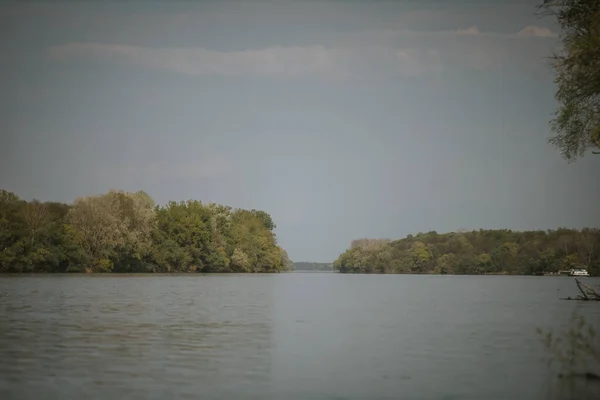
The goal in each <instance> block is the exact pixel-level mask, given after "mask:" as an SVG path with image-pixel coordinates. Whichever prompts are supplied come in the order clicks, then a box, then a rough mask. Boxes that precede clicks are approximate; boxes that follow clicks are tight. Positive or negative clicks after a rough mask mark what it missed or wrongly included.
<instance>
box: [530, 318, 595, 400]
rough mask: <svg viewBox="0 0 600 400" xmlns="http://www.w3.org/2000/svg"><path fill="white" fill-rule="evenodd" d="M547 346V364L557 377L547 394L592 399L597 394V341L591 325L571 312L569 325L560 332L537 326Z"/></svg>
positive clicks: (553, 396)
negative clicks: (555, 332)
mask: <svg viewBox="0 0 600 400" xmlns="http://www.w3.org/2000/svg"><path fill="white" fill-rule="evenodd" d="M538 334H539V335H540V337H541V339H542V343H543V344H544V346H545V347H546V349H547V350H548V357H547V362H548V366H549V367H551V368H554V372H555V373H556V375H555V376H556V378H557V380H556V381H555V382H553V384H552V386H551V388H550V389H551V396H550V398H557V399H561V400H566V399H573V400H575V399H592V398H599V396H600V351H598V349H599V348H600V343H599V340H598V338H599V337H598V335H597V334H596V330H595V329H594V327H593V326H592V325H591V324H590V323H589V322H587V321H586V320H585V318H584V317H583V316H581V315H576V314H574V315H573V317H572V320H571V323H570V324H569V327H568V329H565V331H564V332H560V333H559V334H554V333H553V332H552V331H547V332H545V331H544V330H542V329H538Z"/></svg>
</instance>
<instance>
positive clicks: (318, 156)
mask: <svg viewBox="0 0 600 400" xmlns="http://www.w3.org/2000/svg"><path fill="white" fill-rule="evenodd" d="M538 3H539V1H530V0H527V1H479V2H476V3H475V2H471V1H448V2H438V1H422V2H413V1H398V2H383V1H381V2H380V1H372V2H361V1H347V2H341V1H336V0H328V1H319V2H316V1H300V0H297V1H294V0H285V1H284V0H280V1H247V2H243V3H241V2H226V1H222V2H221V1H220V2H213V1H206V2H181V3H179V2H173V3H170V2H166V1H165V2H128V3H124V4H117V3H105V4H103V3H94V2H85V3H82V4H72V3H67V2H64V3H63V2H45V3H43V2H28V3H8V4H6V5H4V6H3V7H2V8H0V24H2V26H3V27H4V32H5V34H4V35H2V36H1V37H0V50H1V51H2V54H3V55H4V56H3V57H0V71H2V73H1V74H0V86H1V87H2V88H4V90H2V91H0V105H1V107H0V116H1V118H0V121H1V122H0V130H1V132H3V133H2V136H1V143H0V159H1V160H2V162H1V164H0V166H1V172H0V188H4V189H6V190H10V191H13V192H15V193H16V194H18V195H19V196H21V197H22V198H24V199H32V198H37V199H40V200H48V201H50V200H51V201H64V202H71V201H73V200H74V199H75V198H76V197H78V196H85V195H90V194H99V193H103V192H106V191H108V190H110V189H122V190H126V191H137V190H144V191H146V192H147V193H148V194H150V195H151V196H152V197H153V198H154V200H155V201H156V202H157V203H159V204H165V203H166V202H167V201H169V200H175V201H181V200H187V199H197V200H201V201H203V202H217V203H222V204H226V205H230V206H232V207H241V208H256V209H261V210H264V211H266V212H268V213H270V214H271V215H272V217H273V219H274V221H275V223H276V224H277V229H276V233H277V237H278V240H279V243H280V245H281V246H282V247H283V248H285V249H286V250H287V251H288V253H289V256H290V258H291V259H292V260H294V261H304V262H332V261H333V260H334V259H335V258H336V257H337V256H338V255H339V254H340V253H342V252H343V251H344V250H345V249H346V248H347V247H348V246H349V245H350V242H351V241H352V240H353V239H358V238H364V237H371V238H391V239H398V238H402V237H404V236H406V235H407V234H416V233H418V232H427V231H431V230H435V231H437V232H439V233H443V232H449V231H456V230H459V229H467V230H472V229H480V228H483V229H513V230H536V229H542V230H546V229H555V228H557V227H567V228H575V229H579V228H582V227H586V226H590V227H594V226H596V227H597V226H598V225H600V224H599V223H600V210H599V209H598V207H597V203H598V199H600V182H599V181H598V179H597V177H596V174H597V171H598V168H599V166H600V156H592V155H589V156H586V157H584V158H583V159H579V160H577V162H575V163H572V164H569V163H567V162H566V161H565V160H564V159H562V158H561V156H560V153H559V151H558V150H557V149H556V148H554V147H553V146H551V145H550V144H548V142H547V141H548V138H549V137H550V136H551V135H552V133H551V132H550V130H549V125H548V122H549V120H550V119H551V117H552V113H553V112H554V111H555V109H556V106H557V104H556V102H555V99H554V93H555V90H556V87H555V85H554V83H553V73H552V70H551V69H550V67H549V65H548V61H547V59H546V57H548V56H550V55H551V53H552V51H553V49H557V48H558V46H559V40H558V37H557V34H558V30H557V27H556V26H555V25H554V24H553V21H552V19H550V18H540V17H539V16H537V15H536V14H535V13H536V9H535V5H536V4H538Z"/></svg>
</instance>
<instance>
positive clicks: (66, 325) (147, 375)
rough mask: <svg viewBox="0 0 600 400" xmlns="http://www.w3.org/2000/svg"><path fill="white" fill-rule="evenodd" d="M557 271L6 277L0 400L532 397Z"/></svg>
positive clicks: (592, 315) (0, 302)
mask: <svg viewBox="0 0 600 400" xmlns="http://www.w3.org/2000/svg"><path fill="white" fill-rule="evenodd" d="M572 291H573V282H572V280H570V279H565V278H550V277H542V278H533V277H532V278H527V277H457V276H373V275H369V276H357V275H340V274H308V273H307V274H302V273H295V274H281V275H209V276H200V275H183V276H181V275H180V276H157V275H145V276H33V277H30V276H19V277H0V398H2V399H42V398H43V399H59V398H60V399H65V398H72V399H88V398H89V399H94V398H97V399H100V398H102V399H105V398H140V399H142V398H143V399H159V398H161V399H162V398H203V399H211V398H215V399H217V398H219V399H223V398H227V399H229V398H257V399H258V398H260V399H265V398H267V399H309V398H310V399H375V398H390V399H391V398H403V399H516V398H518V399H537V398H545V397H544V395H543V394H542V393H543V392H541V391H542V390H544V388H545V387H546V386H547V385H546V382H548V371H547V368H546V367H545V364H544V362H543V360H542V357H543V356H544V349H543V347H542V346H541V345H540V342H539V340H538V338H537V337H536V334H535V328H536V327H538V326H540V327H544V328H546V329H548V328H558V327H561V326H566V324H567V323H568V322H569V321H570V317H571V313H572V311H573V310H574V309H576V310H577V312H578V313H580V314H583V315H586V316H587V317H588V320H590V321H595V323H598V322H600V308H599V307H594V305H592V304H585V303H578V302H567V301H559V300H558V298H559V297H564V296H566V295H568V294H571V292H572Z"/></svg>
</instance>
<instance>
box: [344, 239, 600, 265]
mask: <svg viewBox="0 0 600 400" xmlns="http://www.w3.org/2000/svg"><path fill="white" fill-rule="evenodd" d="M333 265H334V268H335V269H337V270H339V271H340V272H349V273H413V274H414V273H417V274H428V273H433V274H513V275H538V274H543V273H550V272H558V271H561V270H567V269H570V268H574V267H578V266H583V267H587V268H588V271H589V273H590V275H593V276H598V275H600V230H598V229H582V230H580V231H579V230H572V229H564V228H560V229H557V230H549V231H529V232H515V231H511V230H479V231H472V232H452V233H445V234H438V233H436V232H429V233H419V234H418V235H416V236H413V235H408V236H407V237H406V238H404V239H400V240H395V241H391V240H389V239H360V240H355V241H353V242H352V244H351V246H350V249H348V250H346V252H344V253H343V254H341V255H340V256H339V257H338V259H337V260H336V261H335V262H334V264H333Z"/></svg>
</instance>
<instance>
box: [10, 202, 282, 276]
mask: <svg viewBox="0 0 600 400" xmlns="http://www.w3.org/2000/svg"><path fill="white" fill-rule="evenodd" d="M274 228H275V223H274V222H273V220H272V219H271V216H270V215H269V214H268V213H266V212H264V211H258V210H250V211H248V210H232V208H231V207H227V206H223V205H218V204H203V203H202V202H200V201H196V200H189V201H186V202H179V203H177V202H169V203H168V204H167V205H165V206H156V205H155V204H154V201H153V200H152V198H151V197H150V196H149V195H148V194H147V193H144V192H141V191H140V192H136V193H127V192H123V191H115V190H111V191H109V192H108V193H105V194H102V195H98V196H88V197H81V198H78V199H76V200H75V201H74V202H73V204H70V205H69V204H62V203H50V202H48V203H42V202H39V201H37V200H33V201H30V202H27V201H24V200H21V199H19V197H18V196H16V195H15V194H14V193H11V192H8V191H6V190H2V191H0V272H84V271H87V272H192V271H197V272H279V271H282V270H284V269H290V267H291V261H290V260H289V257H288V255H287V253H286V252H285V250H283V249H282V248H281V247H279V246H278V245H277V241H276V238H275V234H274V233H273V229H274Z"/></svg>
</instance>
